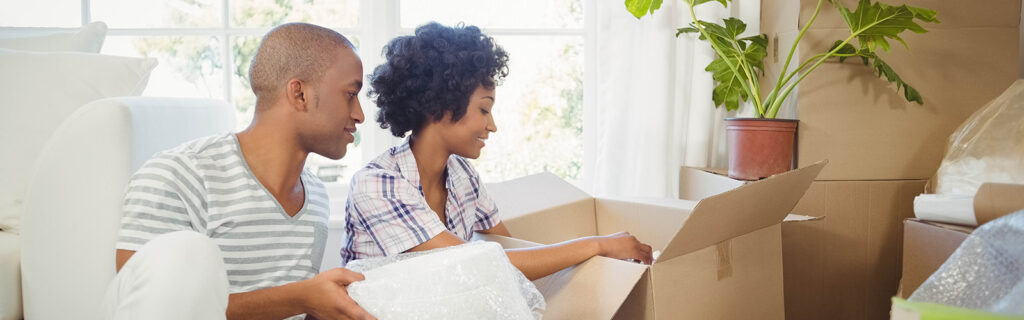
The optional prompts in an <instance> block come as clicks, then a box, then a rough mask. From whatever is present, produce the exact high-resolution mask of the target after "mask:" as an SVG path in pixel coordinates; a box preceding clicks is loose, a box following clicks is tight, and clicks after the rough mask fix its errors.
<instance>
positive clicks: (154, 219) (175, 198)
mask: <svg viewBox="0 0 1024 320" xmlns="http://www.w3.org/2000/svg"><path fill="white" fill-rule="evenodd" d="M301 180H302V185H303V187H304V189H305V191H306V197H305V199H306V201H305V203H304V204H303V207H302V209H301V210H300V211H299V212H298V213H297V214H295V216H294V217H291V216H288V214H287V213H285V211H284V209H283V208H282V207H281V205H280V204H279V203H278V202H277V200H276V199H274V197H273V196H271V194H270V192H269V191H267V189H266V188H264V187H263V185H262V184H260V182H259V180H257V179H256V177H255V176H253V174H252V171H251V170H250V169H249V166H248V164H247V163H246V162H245V160H244V158H243V156H242V152H241V148H240V147H239V145H238V138H236V137H235V135H234V134H227V135H220V136H214V137H207V138H202V139H198V140H194V141H191V142H187V143H185V144H183V145H181V146H179V147H177V148H174V149H171V150H167V151H163V152H160V153H157V154H156V155H155V156H154V157H153V159H150V160H149V161H147V162H146V163H145V164H144V165H143V166H142V168H140V169H139V171H137V172H136V173H135V174H134V175H133V176H132V178H131V181H130V182H129V184H128V187H127V190H126V194H125V197H124V203H123V214H124V215H123V216H122V218H121V231H120V234H119V239H118V242H117V248H118V249H123V250H132V251H138V250H139V249H140V248H141V247H142V245H144V244H146V242H148V241H149V240H152V239H153V238H155V237H156V236H159V235H161V234H165V233H169V232H174V231H179V230H192V231H196V232H199V233H200V234H205V235H206V236H207V237H210V239H212V240H213V242H214V243H216V244H217V245H218V246H220V250H221V255H222V256H223V257H224V264H225V266H226V267H227V273H228V281H229V282H230V286H229V291H230V292H231V293H239V292H248V291H253V290H258V289H263V288H269V287H275V286H280V285H284V284H286V283H290V282H295V281H299V280H305V279H309V278H312V277H313V276H315V275H316V274H317V273H318V272H319V269H320V262H321V259H322V258H323V253H324V246H325V245H326V242H327V219H328V217H329V212H330V211H329V209H328V200H327V193H326V191H325V189H324V186H323V184H322V183H321V182H320V180H318V179H317V178H316V177H315V176H314V175H313V174H312V173H310V172H309V171H307V170H303V171H302V174H301Z"/></svg>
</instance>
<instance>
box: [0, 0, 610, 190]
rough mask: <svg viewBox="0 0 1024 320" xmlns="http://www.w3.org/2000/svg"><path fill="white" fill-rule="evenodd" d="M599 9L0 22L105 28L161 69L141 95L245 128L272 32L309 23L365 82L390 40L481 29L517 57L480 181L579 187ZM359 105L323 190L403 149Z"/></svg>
mask: <svg viewBox="0 0 1024 320" xmlns="http://www.w3.org/2000/svg"><path fill="white" fill-rule="evenodd" d="M592 1H593V0H524V1H500V0H486V1H484V0H299V1H288V0H246V1H241V0H40V1H27V2H26V1H22V2H18V3H17V4H5V5H3V7H5V8H2V9H3V10H0V21H4V22H3V23H4V24H8V25H11V26H15V27H74V26H78V25H81V24H85V23H88V22H91V21H103V22H105V23H107V25H108V27H109V30H108V33H107V34H108V36H107V39H106V41H105V43H104V47H103V51H102V53H105V54H114V55H124V56H146V57H153V58H156V59H157V60H159V65H158V67H157V68H156V69H155V70H154V71H153V74H152V76H151V77H150V81H149V85H148V87H147V89H146V91H145V92H144V93H143V95H148V96H185V97H207V98H215V99H224V100H227V101H230V102H231V103H232V104H233V105H234V106H235V108H236V110H237V112H238V117H237V118H238V126H239V129H242V128H244V126H246V125H248V123H249V121H250V120H251V118H252V112H253V110H252V108H253V105H254V103H255V96H253V94H252V92H251V90H250V88H249V85H248V80H247V78H248V67H249V62H250V60H251V59H252V55H253V53H254V52H255V50H256V46H257V45H258V43H259V41H260V38H261V37H262V35H263V34H265V33H266V32H267V31H268V30H270V28H271V27H272V26H274V25H278V24H281V23H286V22H295V21H303V22H310V23H315V24H318V25H322V26H326V27H329V28H332V29H335V30H337V31H339V32H341V33H342V34H345V35H346V36H348V37H349V38H350V39H351V40H352V41H353V42H354V43H355V44H356V46H357V49H358V50H359V51H360V53H361V56H362V58H363V62H364V70H365V72H367V73H369V72H371V71H372V70H373V67H375V66H376V65H378V64H379V63H380V62H381V57H380V49H381V47H382V46H383V45H384V44H385V43H386V42H387V41H388V40H390V39H391V38H393V37H395V36H398V35H403V34H410V33H412V32H413V30H414V28H415V27H416V26H418V25H420V24H422V23H425V22H428V21H438V22H440V23H442V24H446V25H453V24H456V23H460V22H463V23H466V24H472V25H477V26H479V27H481V28H482V29H484V32H485V33H487V34H489V35H491V36H494V37H495V39H496V41H497V43H498V44H500V45H501V46H503V47H504V48H505V49H506V50H507V51H508V52H509V53H510V56H511V61H510V66H509V67H510V74H509V77H508V78H507V79H506V80H505V81H504V82H503V85H501V86H500V87H498V90H497V104H496V105H495V109H494V114H495V117H496V122H497V125H498V132H497V133H496V134H494V135H492V136H491V139H490V141H488V147H487V148H485V149H484V152H483V154H482V156H481V158H480V159H479V160H477V161H476V166H477V169H478V170H479V171H480V172H481V174H482V175H483V178H484V180H485V181H501V180H506V179H510V178H514V177H518V176H522V175H526V174H531V173H537V172H542V171H550V172H553V173H555V174H557V175H559V176H561V177H563V178H566V179H568V180H570V181H575V182H577V183H578V182H579V181H580V180H581V179H582V178H583V176H582V175H583V169H584V168H583V165H582V162H583V114H584V103H583V101H584V92H585V90H584V87H585V83H588V82H590V81H587V80H585V79H586V77H585V71H586V69H587V67H586V64H585V63H584V62H585V56H586V50H585V44H586V43H587V42H588V37H590V36H589V33H588V32H587V30H588V27H587V26H586V24H585V21H586V20H587V19H590V18H591V16H593V14H592V13H587V12H588V11H586V10H584V6H585V4H591V3H592ZM11 6H17V8H10V7H11ZM591 6H592V5H591ZM591 10H592V9H591ZM591 20H592V19H591ZM362 99H363V100H362V102H363V108H364V112H365V113H366V117H367V122H366V123H365V124H363V125H361V126H360V127H359V132H358V134H357V138H356V143H355V145H354V146H350V147H349V152H348V154H347V155H346V157H345V158H344V159H342V160H339V161H331V160H329V159H326V158H323V157H319V156H317V155H311V156H310V158H309V161H308V164H309V167H310V169H311V170H313V171H314V172H315V173H316V174H317V175H318V176H320V177H321V178H322V179H323V180H324V181H327V182H332V181H339V182H341V183H344V184H346V185H347V182H348V179H349V177H350V176H351V174H352V173H353V172H354V171H355V170H357V169H359V168H360V167H361V166H362V165H363V164H365V163H366V162H368V161H370V160H371V159H372V158H373V157H375V156H377V155H378V154H380V153H382V152H384V150H386V149H387V148H388V147H390V146H393V145H396V144H398V143H400V142H401V139H397V138H394V137H391V136H390V134H389V133H388V132H387V131H386V130H383V129H380V128H379V126H378V125H377V123H376V121H375V118H376V116H375V114H376V108H375V107H374V106H373V104H372V102H371V101H370V100H369V99H368V98H366V96H365V90H364V94H363V96H362Z"/></svg>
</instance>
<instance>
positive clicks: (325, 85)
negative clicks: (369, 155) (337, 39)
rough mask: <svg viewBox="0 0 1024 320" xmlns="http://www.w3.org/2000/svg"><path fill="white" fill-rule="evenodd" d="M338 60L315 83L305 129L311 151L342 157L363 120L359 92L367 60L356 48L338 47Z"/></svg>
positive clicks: (307, 143) (335, 157) (330, 156)
mask: <svg viewBox="0 0 1024 320" xmlns="http://www.w3.org/2000/svg"><path fill="white" fill-rule="evenodd" d="M336 51H337V53H336V54H335V57H334V63H332V64H331V65H330V67H328V69H327V70H326V71H325V72H324V75H323V78H322V79H320V81H319V82H317V83H316V84H314V86H313V87H314V92H315V93H316V94H315V95H314V96H313V97H312V98H313V99H311V101H307V102H308V103H309V104H310V107H309V112H308V113H307V117H308V119H306V120H307V121H305V123H306V124H307V125H308V128H303V130H305V131H306V132H308V133H309V134H308V135H307V138H308V139H307V140H311V141H307V142H306V145H307V146H308V148H309V149H310V151H311V152H313V153H316V154H319V155H322V156H324V157H327V158H330V159H334V160H338V159H341V158H342V157H344V156H345V151H346V148H347V146H348V144H349V143H352V142H353V141H355V136H354V134H355V132H356V124H357V123H361V122H363V109H362V107H360V105H359V91H360V90H361V89H362V87H363V81H362V78H363V62H362V61H360V60H359V56H357V55H356V53H355V52H354V51H352V49H349V48H342V49H337V50H336Z"/></svg>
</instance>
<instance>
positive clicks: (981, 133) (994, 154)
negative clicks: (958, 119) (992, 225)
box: [935, 79, 1024, 196]
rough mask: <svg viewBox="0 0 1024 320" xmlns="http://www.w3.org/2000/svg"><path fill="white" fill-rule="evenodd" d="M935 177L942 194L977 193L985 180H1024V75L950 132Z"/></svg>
mask: <svg viewBox="0 0 1024 320" xmlns="http://www.w3.org/2000/svg"><path fill="white" fill-rule="evenodd" d="M935 177H936V189H935V193H938V194H960V195H970V196H973V195H974V194H975V193H977V192H978V187H981V185H982V184H983V183H985V182H1001V183H1024V79H1017V81H1015V82H1014V83H1013V84H1012V85H1010V87H1009V88H1006V91H1004V92H1003V93H1002V94H1000V95H999V96H998V97H996V98H995V99H993V100H992V101H991V102H989V103H988V104H986V105H985V106H984V107H982V108H981V109H978V111H976V112H974V114H972V115H971V116H970V117H969V118H967V120H965V121H964V122H963V123H962V124H961V125H960V127H959V128H957V129H956V131H955V132H953V134H952V135H950V137H949V147H948V148H946V156H945V157H944V158H943V159H942V164H941V165H940V166H939V170H938V172H936V174H935Z"/></svg>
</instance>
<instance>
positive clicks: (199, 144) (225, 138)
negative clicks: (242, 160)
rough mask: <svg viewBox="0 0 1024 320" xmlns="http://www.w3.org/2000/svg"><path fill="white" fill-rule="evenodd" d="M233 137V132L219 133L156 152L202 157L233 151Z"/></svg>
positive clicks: (177, 155)
mask: <svg viewBox="0 0 1024 320" xmlns="http://www.w3.org/2000/svg"><path fill="white" fill-rule="evenodd" d="M234 139H235V137H234V135H233V134H220V135H214V136H206V137H202V138H198V139H194V140H191V141H188V142H185V143H182V144H180V145H178V146H177V147H174V148H171V149H167V150H164V151H160V152H157V153H156V155H154V156H153V157H154V158H157V157H187V158H193V159H198V158H203V157H209V156H211V155H217V154H223V153H226V152H234V149H235V141H234Z"/></svg>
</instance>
